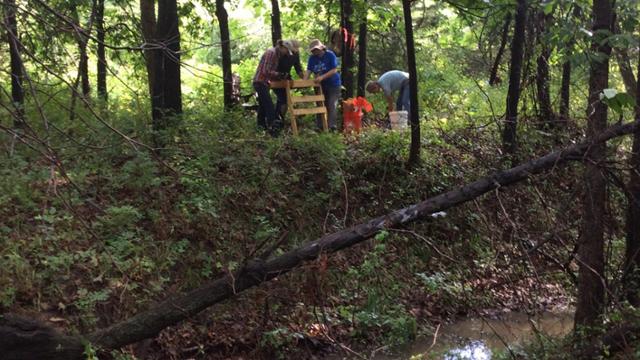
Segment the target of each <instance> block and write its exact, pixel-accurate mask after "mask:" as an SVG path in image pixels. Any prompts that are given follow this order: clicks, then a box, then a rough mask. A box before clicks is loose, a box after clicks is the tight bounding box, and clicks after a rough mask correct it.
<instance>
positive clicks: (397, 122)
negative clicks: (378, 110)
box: [389, 110, 409, 130]
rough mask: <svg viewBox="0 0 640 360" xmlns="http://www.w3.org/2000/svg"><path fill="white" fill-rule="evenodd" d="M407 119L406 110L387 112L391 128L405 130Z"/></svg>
mask: <svg viewBox="0 0 640 360" xmlns="http://www.w3.org/2000/svg"><path fill="white" fill-rule="evenodd" d="M408 120H409V112H408V111H406V110H402V111H390V112H389V122H390V123H391V130H405V129H406V128H407V122H408Z"/></svg>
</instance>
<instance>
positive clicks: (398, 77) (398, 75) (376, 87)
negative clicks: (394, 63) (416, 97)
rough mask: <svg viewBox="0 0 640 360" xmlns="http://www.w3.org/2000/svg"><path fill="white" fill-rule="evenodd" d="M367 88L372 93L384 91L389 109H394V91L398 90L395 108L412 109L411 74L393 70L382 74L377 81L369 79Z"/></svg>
mask: <svg viewBox="0 0 640 360" xmlns="http://www.w3.org/2000/svg"><path fill="white" fill-rule="evenodd" d="M366 89H367V91H368V92H370V93H377V92H380V91H382V92H383V93H384V96H385V98H386V100H387V110H388V111H393V110H394V101H393V93H394V92H396V91H397V92H398V98H397V99H396V101H395V110H398V111H400V110H406V111H407V112H409V111H411V106H410V105H411V96H410V92H409V74H408V73H406V72H404V71H399V70H391V71H387V72H386V73H384V74H382V76H380V77H379V78H378V80H375V81H369V82H368V83H367V85H366Z"/></svg>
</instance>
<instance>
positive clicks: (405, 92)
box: [398, 80, 411, 112]
mask: <svg viewBox="0 0 640 360" xmlns="http://www.w3.org/2000/svg"><path fill="white" fill-rule="evenodd" d="M398 102H399V103H400V106H398V108H402V110H406V111H407V112H411V91H410V90H409V80H407V81H405V83H404V85H402V89H401V90H400V94H398Z"/></svg>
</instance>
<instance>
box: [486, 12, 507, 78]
mask: <svg viewBox="0 0 640 360" xmlns="http://www.w3.org/2000/svg"><path fill="white" fill-rule="evenodd" d="M510 25H511V13H508V14H507V16H506V17H505V19H504V26H503V27H502V37H501V39H500V47H499V48H498V52H497V53H496V58H495V59H494V61H493V66H492V67H491V73H490V74H489V85H491V86H493V85H496V84H497V83H499V81H498V67H500V63H501V62H502V55H503V54H504V48H505V47H506V46H507V39H508V37H509V27H510Z"/></svg>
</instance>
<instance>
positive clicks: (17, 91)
mask: <svg viewBox="0 0 640 360" xmlns="http://www.w3.org/2000/svg"><path fill="white" fill-rule="evenodd" d="M4 23H5V29H6V30H7V37H8V40H9V54H10V57H11V100H12V101H13V105H14V107H15V117H14V119H13V126H14V127H16V128H18V127H21V126H23V125H24V88H23V85H22V81H23V78H24V73H23V71H24V67H23V64H22V57H21V56H20V41H19V38H18V21H17V19H16V2H15V0H7V2H6V5H5V12H4Z"/></svg>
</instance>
